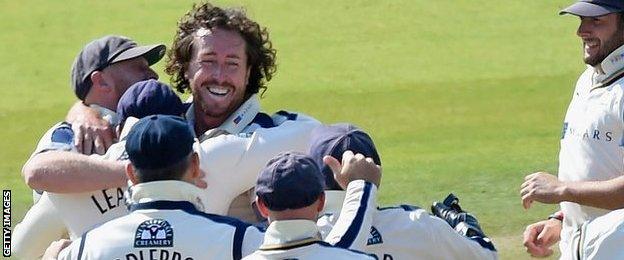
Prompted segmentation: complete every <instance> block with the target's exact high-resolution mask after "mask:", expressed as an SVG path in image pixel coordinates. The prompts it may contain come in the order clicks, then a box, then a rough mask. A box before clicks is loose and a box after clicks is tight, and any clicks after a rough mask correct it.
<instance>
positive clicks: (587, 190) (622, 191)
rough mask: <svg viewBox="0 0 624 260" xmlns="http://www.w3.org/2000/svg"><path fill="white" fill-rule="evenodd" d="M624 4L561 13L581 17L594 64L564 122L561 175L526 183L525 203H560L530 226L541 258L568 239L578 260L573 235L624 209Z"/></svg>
mask: <svg viewBox="0 0 624 260" xmlns="http://www.w3.org/2000/svg"><path fill="white" fill-rule="evenodd" d="M622 12H624V1H621V0H582V1H578V2H577V3H575V4H573V5H571V6H569V7H567V8H566V9H564V10H562V11H561V13H560V14H571V15H575V16H578V17H579V19H580V25H579V27H578V30H577V35H578V36H579V38H580V39H581V42H582V46H583V61H584V62H585V63H586V64H587V65H588V66H587V69H586V70H585V72H583V74H582V75H581V76H580V78H579V79H578V81H577V83H576V88H575V90H574V95H573V96H572V101H571V103H570V105H569V107H568V112H567V114H566V117H565V121H564V123H563V131H562V135H561V150H560V152H559V174H558V177H557V176H555V175H552V174H549V173H545V172H537V173H533V174H530V175H528V176H526V177H525V180H524V183H523V184H522V186H521V188H520V189H521V191H520V193H521V196H522V203H523V206H524V207H525V208H529V207H530V206H531V203H532V202H533V201H538V202H542V203H549V204H554V203H560V208H561V210H560V211H559V212H557V213H555V214H553V215H552V216H551V217H549V219H547V220H543V221H540V222H537V223H534V224H531V225H529V226H527V228H526V230H525V233H524V245H525V247H526V248H527V252H529V253H530V254H531V255H533V256H548V255H550V254H552V249H550V247H551V246H552V245H553V244H555V243H556V242H557V241H559V240H561V241H560V244H559V247H560V249H561V256H562V259H571V258H572V253H573V250H571V249H570V248H572V247H571V246H573V245H571V242H572V234H573V233H574V231H576V230H577V229H578V227H579V226H581V225H582V223H583V222H585V221H587V220H591V219H594V218H596V217H599V216H601V215H604V214H606V213H608V212H610V211H611V210H614V209H618V208H622V207H624V176H623V175H624V149H622V144H623V141H622V140H624V116H623V115H624V59H623V57H624V46H623V45H624V16H623V14H622Z"/></svg>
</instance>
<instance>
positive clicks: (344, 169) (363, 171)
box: [323, 151, 381, 189]
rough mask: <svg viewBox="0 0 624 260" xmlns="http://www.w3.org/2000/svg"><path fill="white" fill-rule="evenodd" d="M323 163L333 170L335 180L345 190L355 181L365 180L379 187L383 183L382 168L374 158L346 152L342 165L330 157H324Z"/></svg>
mask: <svg viewBox="0 0 624 260" xmlns="http://www.w3.org/2000/svg"><path fill="white" fill-rule="evenodd" d="M323 162H324V163H326V164H327V165H328V166H329V168H330V169H332V172H333V173H334V179H336V182H338V185H340V187H342V188H343V189H346V188H347V185H349V183H350V182H352V181H354V180H364V181H367V182H370V183H373V184H375V186H377V187H379V183H380V182H381V167H380V166H379V165H377V164H375V162H374V161H373V159H372V158H370V157H364V155H362V154H359V153H358V154H355V155H354V154H353V152H352V151H345V152H344V154H343V155H342V163H340V162H339V161H338V160H337V159H336V158H334V157H331V156H328V155H327V156H325V157H323Z"/></svg>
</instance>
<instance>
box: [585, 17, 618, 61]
mask: <svg viewBox="0 0 624 260" xmlns="http://www.w3.org/2000/svg"><path fill="white" fill-rule="evenodd" d="M622 45H624V25H623V24H622V23H618V26H617V30H616V31H615V33H613V35H611V37H609V38H608V39H606V40H605V41H604V42H603V44H602V46H601V47H600V50H599V51H598V53H596V55H593V56H592V55H590V56H587V57H584V58H583V61H584V62H585V64H587V65H590V66H592V67H593V66H596V65H598V64H600V63H601V62H602V61H603V60H604V59H605V58H607V56H609V54H611V53H612V52H613V51H615V50H616V49H617V48H619V47H620V46H622ZM584 48H585V44H583V49H584Z"/></svg>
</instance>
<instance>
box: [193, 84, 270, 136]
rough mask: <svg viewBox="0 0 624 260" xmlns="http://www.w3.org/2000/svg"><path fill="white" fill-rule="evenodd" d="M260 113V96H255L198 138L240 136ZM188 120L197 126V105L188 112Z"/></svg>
mask: <svg viewBox="0 0 624 260" xmlns="http://www.w3.org/2000/svg"><path fill="white" fill-rule="evenodd" d="M259 112H260V101H259V100H258V95H257V94H253V95H251V97H249V98H248V99H247V100H246V101H245V102H244V103H243V104H241V105H240V106H239V107H238V109H236V111H234V113H232V114H231V115H230V116H229V117H228V118H227V119H226V120H225V121H223V123H222V124H221V125H220V126H218V127H216V128H214V129H209V130H208V131H206V132H205V133H202V134H198V138H199V139H200V140H203V139H205V137H206V136H207V135H208V136H211V135H214V134H215V133H227V134H238V133H240V132H242V131H243V129H244V128H245V127H246V126H247V125H249V124H250V123H251V122H252V121H253V120H254V118H255V117H256V115H257V114H258V113H259ZM186 120H187V121H188V122H189V123H190V124H191V125H192V126H195V120H196V118H195V104H194V103H193V104H191V106H190V107H189V109H188V110H187V111H186Z"/></svg>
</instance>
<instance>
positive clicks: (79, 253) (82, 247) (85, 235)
mask: <svg viewBox="0 0 624 260" xmlns="http://www.w3.org/2000/svg"><path fill="white" fill-rule="evenodd" d="M87 234H89V231H87V232H85V233H84V234H83V235H82V240H80V248H79V249H78V258H76V259H77V260H80V259H81V258H82V253H83V252H84V246H85V241H87Z"/></svg>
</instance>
